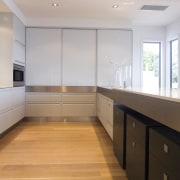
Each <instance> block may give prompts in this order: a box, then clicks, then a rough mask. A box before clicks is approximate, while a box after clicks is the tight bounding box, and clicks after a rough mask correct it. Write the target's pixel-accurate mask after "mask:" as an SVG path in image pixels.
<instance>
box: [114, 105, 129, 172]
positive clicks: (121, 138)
mask: <svg viewBox="0 0 180 180" xmlns="http://www.w3.org/2000/svg"><path fill="white" fill-rule="evenodd" d="M113 148H114V153H115V155H116V157H117V159H118V161H119V163H120V164H121V166H122V167H123V168H124V169H125V167H126V112H125V111H124V110H123V109H121V108H120V106H119V105H114V125H113Z"/></svg>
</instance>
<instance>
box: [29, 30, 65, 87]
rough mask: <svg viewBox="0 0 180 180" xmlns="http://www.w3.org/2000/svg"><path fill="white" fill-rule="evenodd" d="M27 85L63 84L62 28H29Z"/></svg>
mask: <svg viewBox="0 0 180 180" xmlns="http://www.w3.org/2000/svg"><path fill="white" fill-rule="evenodd" d="M26 57H27V59H26V65H27V66H26V85H30V86H36V85H38V86H43V85H44V86H45V85H48V86H55V85H58V86H59V85H61V64H62V63H61V29H49V28H27V30H26Z"/></svg>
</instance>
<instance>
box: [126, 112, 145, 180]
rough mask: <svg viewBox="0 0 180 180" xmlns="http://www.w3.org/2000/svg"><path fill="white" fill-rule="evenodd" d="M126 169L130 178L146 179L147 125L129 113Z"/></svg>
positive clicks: (130, 179)
mask: <svg viewBox="0 0 180 180" xmlns="http://www.w3.org/2000/svg"><path fill="white" fill-rule="evenodd" d="M126 123H127V131H126V170H127V175H128V179H129V180H145V179H146V178H147V177H146V176H147V174H146V171H147V166H146V126H145V125H144V124H143V123H141V122H140V121H138V120H137V119H136V118H135V117H133V116H131V115H127V121H126Z"/></svg>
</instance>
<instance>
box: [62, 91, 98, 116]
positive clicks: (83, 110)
mask: <svg viewBox="0 0 180 180" xmlns="http://www.w3.org/2000/svg"><path fill="white" fill-rule="evenodd" d="M62 101H63V116H66V117H68V116H71V117H75V116H80V117H89V116H90V117H94V116H96V93H63V96H62Z"/></svg>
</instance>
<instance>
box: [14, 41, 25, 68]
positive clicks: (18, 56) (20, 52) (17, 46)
mask: <svg viewBox="0 0 180 180" xmlns="http://www.w3.org/2000/svg"><path fill="white" fill-rule="evenodd" d="M13 61H14V63H15V64H19V65H23V66H24V64H25V46H24V45H23V44H22V43H20V42H19V41H14V47H13Z"/></svg>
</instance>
